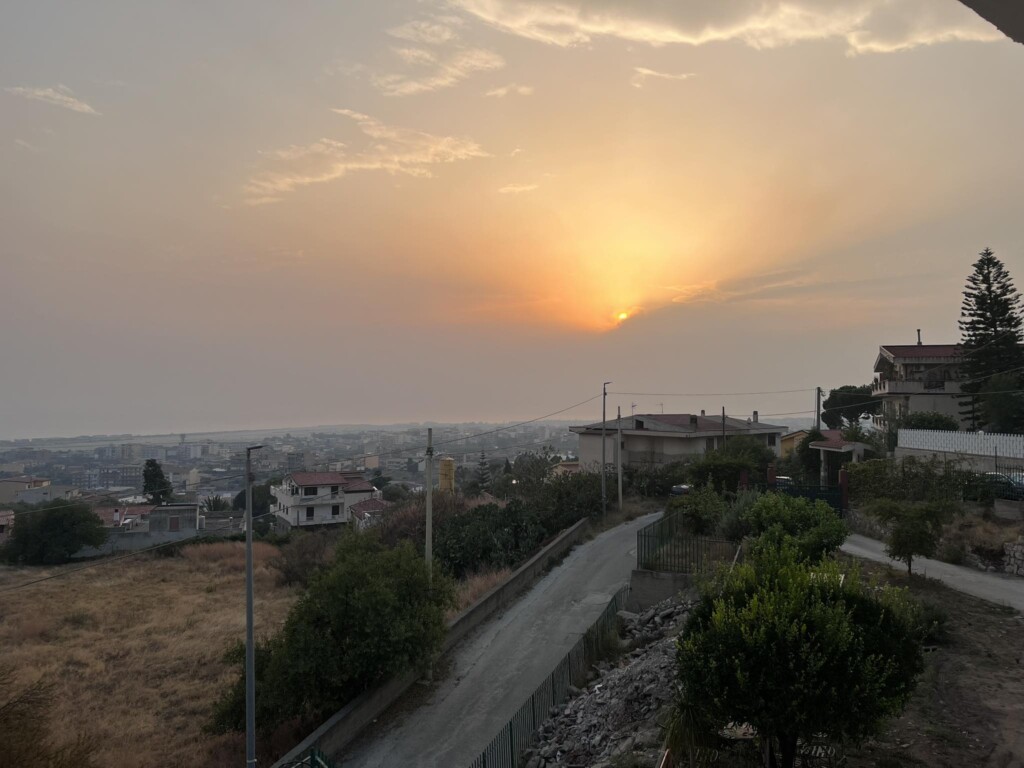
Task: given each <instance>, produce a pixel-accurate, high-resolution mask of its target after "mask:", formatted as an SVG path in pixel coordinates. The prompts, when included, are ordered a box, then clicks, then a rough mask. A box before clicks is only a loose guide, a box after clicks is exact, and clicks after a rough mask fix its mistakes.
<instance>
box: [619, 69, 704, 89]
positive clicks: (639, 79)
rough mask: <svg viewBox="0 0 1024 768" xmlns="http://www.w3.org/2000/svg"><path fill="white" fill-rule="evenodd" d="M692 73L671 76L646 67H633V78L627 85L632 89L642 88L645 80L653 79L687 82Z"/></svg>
mask: <svg viewBox="0 0 1024 768" xmlns="http://www.w3.org/2000/svg"><path fill="white" fill-rule="evenodd" d="M693 76H694V75H693V73H692V72H683V73H680V74H678V75H673V74H671V73H669V72H658V71H656V70H653V69H648V68H647V67H634V68H633V77H631V78H630V79H629V84H630V85H632V86H633V87H634V88H643V87H644V83H645V82H647V78H649V77H654V78H660V79H662V80H689V79H690V78H691V77H693Z"/></svg>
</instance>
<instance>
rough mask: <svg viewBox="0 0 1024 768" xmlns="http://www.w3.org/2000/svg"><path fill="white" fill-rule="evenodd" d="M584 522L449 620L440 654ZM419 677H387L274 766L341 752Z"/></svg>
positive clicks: (519, 587) (531, 577)
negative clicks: (318, 753) (307, 756)
mask: <svg viewBox="0 0 1024 768" xmlns="http://www.w3.org/2000/svg"><path fill="white" fill-rule="evenodd" d="M588 522H589V521H588V520H580V521H579V522H578V523H576V524H575V525H574V526H572V527H571V528H567V529H566V530H565V531H563V532H562V533H560V534H559V535H558V536H557V537H556V538H555V540H554V541H552V542H551V543H550V544H548V545H547V546H546V547H544V549H542V550H541V551H540V552H538V553H537V554H536V555H534V556H533V557H531V558H530V559H529V560H527V561H526V563H524V564H523V565H522V566H520V567H519V569H518V570H516V572H515V573H513V574H512V575H511V576H509V578H508V580H506V581H505V582H504V583H502V584H499V585H498V586H497V587H495V588H494V589H492V590H491V591H490V592H488V593H487V594H486V595H484V596H483V597H481V598H480V599H479V600H477V601H476V602H475V603H473V605H471V606H469V608H467V609H466V610H464V611H463V612H462V613H460V614H459V615H458V616H456V617H455V618H454V619H452V620H451V621H450V622H449V623H448V634H447V636H446V637H445V641H444V645H443V646H442V653H447V652H448V651H449V650H451V648H452V647H454V646H455V645H456V644H457V643H458V642H459V641H460V640H462V639H463V638H464V637H465V636H466V635H467V634H469V633H470V632H471V631H473V630H474V629H475V628H476V627H478V626H480V625H481V624H483V623H484V622H485V621H486V620H487V619H488V618H490V617H491V616H492V615H493V614H494V613H495V612H497V611H499V610H501V609H502V608H504V607H505V606H506V605H508V604H509V603H511V602H512V601H513V600H514V599H515V598H516V596H517V595H518V594H519V593H520V592H522V591H523V590H525V589H526V588H527V587H529V586H530V585H531V584H533V582H534V581H536V579H537V578H538V577H539V576H541V574H543V573H544V572H545V571H546V570H547V569H548V567H549V566H550V565H551V564H552V563H553V562H556V561H558V560H560V559H561V558H562V557H563V556H564V555H565V554H566V553H567V552H568V551H569V550H570V549H572V547H573V546H574V545H575V544H577V543H578V542H579V541H580V539H582V538H583V536H584V534H585V533H586V531H587V524H588ZM419 677H420V675H419V673H418V672H409V673H408V674H406V675H402V676H401V677H396V678H392V679H391V680H388V681H386V682H384V683H382V684H381V685H379V686H378V687H377V688H374V689H373V690H372V691H367V692H366V693H364V694H362V695H361V696H359V697H357V698H356V699H353V700H352V701H351V702H349V703H348V704H347V705H346V706H345V707H343V708H342V709H340V710H338V712H336V713H335V714H334V715H332V716H331V718H330V719H329V720H327V722H325V723H324V724H323V725H321V726H320V727H319V728H317V729H316V730H315V731H313V733H311V734H310V735H309V736H307V737H306V738H305V739H303V740H302V742H301V743H300V744H298V745H297V746H296V747H295V748H294V749H292V750H291V751H290V752H289V753H288V754H287V755H285V756H284V757H282V758H281V759H280V760H278V761H277V762H276V763H274V765H273V768H284V766H285V765H286V764H288V763H290V762H294V761H296V760H298V759H300V758H301V757H302V755H303V754H304V753H306V752H307V751H308V750H310V749H312V748H313V747H316V748H317V749H320V750H321V751H323V752H325V753H326V754H328V755H337V754H339V753H341V752H342V751H344V749H345V747H347V746H348V745H349V744H350V743H351V742H352V741H353V740H354V739H355V738H356V736H358V735H359V734H360V732H362V730H363V729H364V728H365V727H366V726H367V725H369V724H370V723H371V722H373V720H375V719H376V718H378V717H380V715H382V714H383V713H384V712H385V710H387V709H388V707H390V706H391V705H392V704H394V703H395V702H396V701H398V699H400V698H401V697H402V695H403V694H404V693H405V692H406V691H407V690H408V689H409V688H410V686H412V684H413V683H415V682H416V680H417V679H419Z"/></svg>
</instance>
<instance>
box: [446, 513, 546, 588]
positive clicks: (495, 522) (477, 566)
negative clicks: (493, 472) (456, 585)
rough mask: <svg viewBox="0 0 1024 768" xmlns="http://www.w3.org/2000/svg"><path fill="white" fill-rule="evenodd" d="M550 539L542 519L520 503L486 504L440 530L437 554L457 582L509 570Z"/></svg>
mask: <svg viewBox="0 0 1024 768" xmlns="http://www.w3.org/2000/svg"><path fill="white" fill-rule="evenodd" d="M546 535H547V529H546V527H545V526H544V524H543V522H542V520H541V518H540V516H539V515H538V514H537V513H536V512H533V511H530V510H528V509H527V508H526V506H525V505H524V504H522V503H521V502H519V501H512V502H510V503H509V504H508V505H507V506H505V507H501V506H499V505H497V504H487V505H484V506H481V507H477V508H476V509H474V510H473V511H472V512H467V513H465V514H462V515H455V516H453V517H450V518H448V520H446V521H445V523H444V525H441V526H439V527H438V529H437V533H436V535H435V538H434V553H435V555H436V557H437V559H438V560H439V561H440V562H441V563H442V564H443V565H444V566H445V567H446V569H447V570H448V571H449V573H451V574H452V575H453V576H455V577H456V578H460V579H461V578H463V577H464V576H466V575H467V574H469V573H474V572H477V571H481V570H489V569H500V568H508V567H511V566H513V565H516V564H517V563H519V562H520V561H522V560H525V559H526V558H527V557H529V556H530V554H531V553H532V552H533V551H534V550H535V549H537V547H538V546H539V545H540V543H541V542H542V541H543V540H544V538H545V537H546Z"/></svg>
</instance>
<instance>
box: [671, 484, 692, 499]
mask: <svg viewBox="0 0 1024 768" xmlns="http://www.w3.org/2000/svg"><path fill="white" fill-rule="evenodd" d="M689 492H690V486H688V485H686V484H685V483H680V484H679V485H673V486H672V488H671V490H670V491H669V495H671V496H685V495H686V494H688V493H689Z"/></svg>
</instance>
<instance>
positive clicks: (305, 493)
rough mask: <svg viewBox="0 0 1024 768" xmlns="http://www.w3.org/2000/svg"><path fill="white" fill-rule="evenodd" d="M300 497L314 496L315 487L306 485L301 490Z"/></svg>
mask: <svg viewBox="0 0 1024 768" xmlns="http://www.w3.org/2000/svg"><path fill="white" fill-rule="evenodd" d="M302 495H303V496H316V486H315V485H307V486H306V487H305V488H303V489H302Z"/></svg>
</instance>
